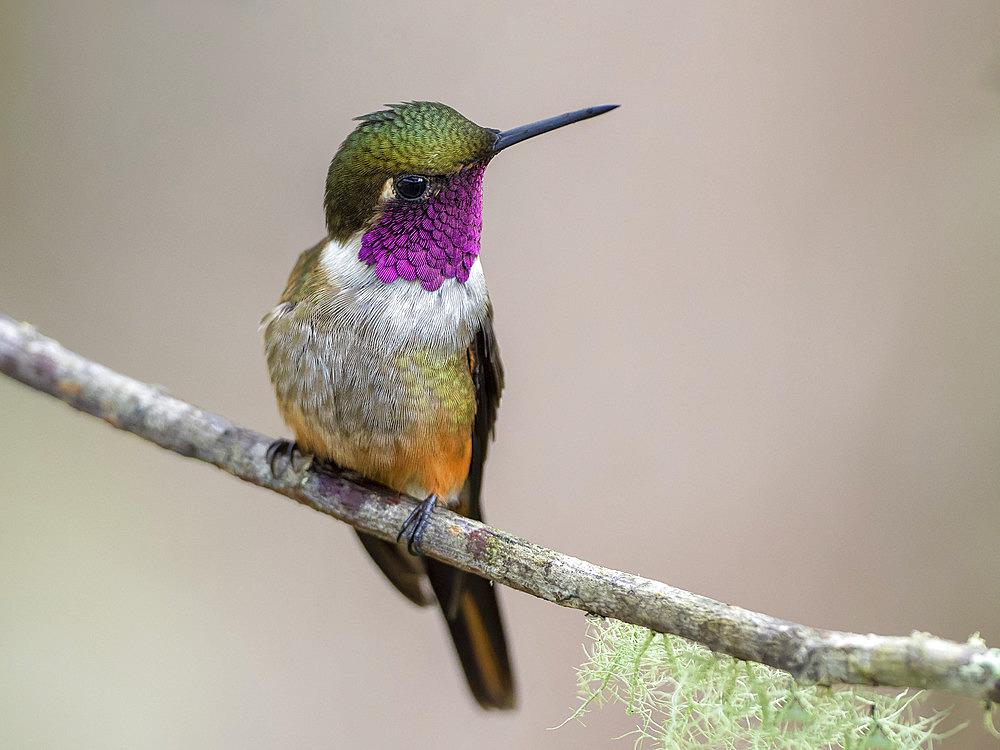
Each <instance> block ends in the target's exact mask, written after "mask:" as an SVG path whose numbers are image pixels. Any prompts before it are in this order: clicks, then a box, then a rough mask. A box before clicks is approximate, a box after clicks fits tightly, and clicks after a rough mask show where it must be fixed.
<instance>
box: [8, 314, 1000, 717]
mask: <svg viewBox="0 0 1000 750" xmlns="http://www.w3.org/2000/svg"><path fill="white" fill-rule="evenodd" d="M0 372H3V373H4V374H6V375H9V376H10V377H12V378H14V379H16V380H19V381H21V382H22V383H24V384H26V385H29V386H31V387H32V388H35V389H37V390H40V391H43V392H45V393H48V394H50V395H52V396H55V397H56V398H58V399H61V400H63V401H65V402H66V403H68V404H69V405H70V406H72V407H74V408H76V409H79V410H80V411H84V412H87V413H88V414H93V415H94V416H96V417H100V418H101V419H103V420H105V421H106V422H108V423H110V424H112V425H114V426H115V427H118V428H119V429H122V430H127V431H129V432H132V433H134V434H136V435H138V436H139V437H142V438H145V439H146V440H149V441H151V442H154V443H156V444H157V445H160V446H162V447H164V448H167V449H169V450H172V451H174V452H176V453H180V454H181V455H183V456H188V457H191V458H197V459H199V460H202V461H206V462H208V463H211V464H214V465H215V466H218V467H219V468H220V469H223V470H225V471H227V472H229V473H230V474H232V475H234V476H236V477H239V478H240V479H243V480H245V481H247V482H252V483H253V484H256V485H260V486H261V487H268V488H270V489H272V490H274V491H276V492H279V493H281V494H283V495H285V496H287V497H290V498H292V499H293V500H296V501H297V502H300V503H303V504H304V505H308V506H309V507H311V508H315V509H316V510H318V511H321V512H322V513H326V514H328V515H331V516H334V517H335V518H338V519H340V520H342V521H344V522H346V523H349V524H351V525H352V526H355V527H357V528H359V529H362V530H364V531H366V532H368V533H370V534H374V535H376V536H379V537H381V538H383V539H394V538H395V536H396V532H397V530H398V529H399V527H400V525H401V524H402V523H403V520H404V519H405V518H406V517H407V515H408V514H409V513H410V511H411V510H412V509H413V507H414V505H413V503H414V501H413V500H412V499H411V498H407V497H400V496H398V495H396V494H394V493H392V492H390V491H388V490H385V489H381V488H379V487H377V486H373V485H370V484H365V483H364V482H362V481H359V478H358V477H356V476H351V475H350V474H349V473H345V474H342V475H331V474H327V473H320V472H314V471H310V470H308V469H305V468H303V469H302V470H297V467H288V466H287V464H286V463H283V464H282V466H285V467H286V470H285V471H284V473H281V474H280V476H278V477H274V476H272V475H271V470H270V468H269V466H268V464H267V461H266V459H265V455H264V454H265V452H266V450H267V448H268V446H269V445H270V443H271V438H269V437H267V436H265V435H261V434H259V433H257V432H253V431H252V430H248V429H246V428H243V427H239V426H237V425H234V424H232V423H231V422H229V421H227V420H225V419H223V418H222V417H219V416H216V415H214V414H210V413H208V412H205V411H202V410H201V409H198V408H197V407H195V406H192V405H191V404H189V403H186V402H184V401H181V400H179V399H176V398H172V397H171V396H168V395H166V394H165V393H163V392H162V391H161V390H160V389H158V388H156V387H154V386H151V385H147V384H144V383H140V382H138V381H136V380H132V379H131V378H128V377H126V376H124V375H121V374H119V373H116V372H114V371H112V370H109V369H108V368H106V367H103V366H102V365H99V364H97V363H95V362H91V361H89V360H87V359H84V358H83V357H80V356H79V355H76V354H74V353H72V352H70V351H67V350H66V349H64V348H63V347H61V346H60V345H59V344H58V343H56V342H55V341H53V340H51V339H48V338H45V337H44V336H41V335H40V334H38V333H37V332H36V331H35V330H34V328H32V327H31V326H30V325H27V324H23V323H22V324H19V323H16V322H14V321H13V320H11V319H10V318H8V317H6V316H4V315H2V314H0ZM4 427H5V428H6V429H8V430H12V429H16V427H17V426H16V425H12V424H10V423H9V422H6V423H5V424H4ZM423 547H424V551H425V552H426V554H428V555H429V556H431V557H434V558H437V559H438V560H442V561H444V562H446V563H449V564H451V565H454V566H456V567H459V568H462V569H464V570H468V571H471V572H473V573H477V574H479V575H481V576H483V577H485V578H490V579H492V580H494V581H497V582H498V583H502V584H504V585H506V586H510V587H511V588H515V589H518V590H520V591H524V592H527V593H529V594H532V595H534V596H537V597H540V598H542V599H547V600H549V601H551V602H555V603H556V604H561V605H562V606H564V607H575V608H576V609H580V610H583V611H586V612H592V613H595V614H598V615H603V616H605V617H613V618H616V619H618V620H623V621H625V622H630V623H634V624H636V625H643V626H645V627H648V628H650V629H652V630H655V631H658V632H661V633H673V634H674V635H679V636H683V637H684V638H688V639H690V640H692V641H697V642H698V643H702V644H704V645H706V646H708V647H709V648H711V649H713V650H715V651H718V652H722V653H726V654H730V655H731V656H734V657H736V658H738V659H745V660H748V661H755V662H760V663H762V664H767V665H770V666H772V667H776V668H777V669H781V670H784V671H786V672H789V673H790V674H791V675H793V676H794V677H795V678H796V679H798V680H800V681H802V682H815V683H820V684H829V685H835V684H853V685H887V686H888V685H891V686H898V687H913V688H927V689H934V690H945V691H948V692H951V693H955V694H958V695H963V696H968V697H970V698H976V699H979V700H983V701H991V702H1000V649H996V648H992V649H988V648H986V647H985V646H984V645H983V644H981V643H977V642H972V643H956V642H953V641H947V640H943V639H941V638H936V637H934V636H932V635H929V634H926V633H913V634H912V635H909V636H905V637H903V636H878V635H871V634H868V635H862V634H858V633H844V632H838V631H834V630H821V629H818V628H811V627H807V626H805V625H798V624H796V623H793V622H788V621H786V620H779V619H777V618H775V617H770V616H768V615H765V614H760V613H758V612H750V611H748V610H745V609H741V608H740V607H736V606H732V605H727V604H723V603H722V602H718V601H715V600H713V599H709V598H708V597H704V596H699V595H698V594H693V593H690V592H687V591H683V590H681V589H677V588H674V587H672V586H668V585H667V584H665V583H660V582H659V581H653V580H650V579H648V578H641V577H639V576H635V575H631V574H629V573H623V572H621V571H617V570H611V569H609V568H602V567H600V566H598V565H594V564H592V563H588V562H585V561H583V560H579V559H577V558H575V557H570V556H569V555H564V554H561V553H559V552H555V551H553V550H550V549H545V548H544V547H539V546H538V545H536V544H532V543H531V542H529V541H527V540H525V539H521V538H519V537H516V536H512V535H511V534H508V533H506V532H504V531H500V530H498V529H494V528H491V527H489V526H485V525H484V524H481V523H478V522H476V521H472V520H470V519H467V518H464V517H462V516H458V515H455V514H454V513H451V512H449V511H446V510H443V509H439V510H437V511H435V513H434V515H433V517H432V520H431V522H430V524H429V525H428V527H427V533H426V535H425V536H424V539H423Z"/></svg>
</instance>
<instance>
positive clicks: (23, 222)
mask: <svg viewBox="0 0 1000 750" xmlns="http://www.w3.org/2000/svg"><path fill="white" fill-rule="evenodd" d="M2 16H3V17H2V18H0V21H2V22H0V35H2V36H0V55H2V59H0V86H2V107H0V122H2V136H0V138H2V140H0V159H2V162H0V163H2V177H0V190H2V195H0V212H2V213H0V225H2V227H3V230H2V238H3V239H2V250H0V253H2V255H0V261H2V264H0V310H3V311H4V312H6V313H8V314H10V315H13V316H15V317H16V318H19V319H23V320H28V321H30V322H31V323H33V324H34V325H36V326H37V327H38V328H39V329H40V330H42V331H43V332H44V333H46V334H48V335H50V336H53V337H55V338H57V339H59V340H60V341H62V342H63V343H64V344H65V345H66V346H68V347H70V348H72V349H74V350H76V351H78V352H81V353H82V354H85V355H87V356H90V357H93V358H94V359H96V360H98V361H101V362H104V363H106V364H108V365H109V366H111V367H114V368H117V369H119V370H121V371H123V372H125V373H128V374H130V375H132V376H135V377H137V378H140V379H143V380H147V381H152V382H156V383H160V384H163V385H164V386H165V387H166V388H168V389H169V390H170V392H171V393H174V394H176V395H178V396H180V397H183V398H186V399H189V400H191V401H194V402H195V403H197V404H199V405H202V406H204V407H206V408H209V409H211V410H213V411H216V412H218V413H221V414H223V415H226V416H227V417H230V418H232V419H234V420H236V421H238V422H240V423H243V424H246V425H249V426H252V427H255V428H257V429H260V430H263V431H266V432H268V433H270V434H274V435H279V434H285V433H284V428H283V426H282V425H281V422H280V420H279V418H278V416H277V412H276V409H275V406H274V403H273V399H272V396H271V391H270V387H269V385H268V382H267V377H266V373H265V368H264V362H263V356H262V352H261V342H260V338H259V335H258V333H257V330H256V326H257V321H258V320H259V319H260V317H261V316H262V315H263V314H264V313H265V312H266V311H267V310H268V309H269V308H270V307H271V305H272V304H273V303H274V302H275V300H276V299H277V297H278V294H279V293H280V291H281V288H282V286H283V284H284V282H285V278H286V275H287V273H288V271H289V269H290V268H291V266H292V263H293V262H294V260H295V257H296V255H297V254H298V252H299V251H300V250H302V249H303V248H305V247H307V246H309V245H310V244H312V243H314V242H316V241H317V240H318V239H319V238H320V237H321V236H322V234H323V223H322V222H323V215H322V209H321V201H322V193H323V182H324V178H325V174H326V167H327V164H328V163H329V159H330V157H331V155H332V154H333V152H334V151H335V149H336V148H337V146H338V144H339V143H340V141H341V140H342V139H343V137H344V136H345V135H346V133H347V132H348V131H349V129H350V128H351V127H352V123H351V119H350V118H351V117H353V116H355V115H357V114H361V113H363V112H368V111H371V110H373V109H377V108H379V107H380V106H381V105H382V104H383V103H386V102H394V101H399V100H406V99H433V100H441V101H444V102H447V103H449V104H451V105H453V106H455V107H456V108H458V109H459V110H460V111H461V112H463V113H465V114H466V115H468V116H469V117H471V118H472V119H474V120H475V121H477V122H479V123H481V124H484V125H489V126H493V127H500V128H507V127H512V126H515V125H520V124H522V123H524V122H527V121H530V120H534V119H538V118H542V117H546V116H549V115H554V114H558V113H561V112H564V111H567V110H571V109H576V108H578V107H583V106H587V105H592V104H603V103H606V102H617V103H621V104H622V107H621V109H620V110H618V111H616V112H614V113H612V114H609V115H606V116H604V117H602V118H600V119H598V120H594V121H592V122H587V123H584V124H581V125H575V126H573V127H572V128H569V129H566V130H564V131H561V132H559V133H553V134H550V135H548V136H545V137H544V138H540V139H538V140H535V141H532V142H530V143H525V144H522V145H520V146H518V147H517V148H516V149H511V151H509V152H506V153H504V155H503V156H502V157H501V158H499V159H497V160H496V162H495V163H494V164H493V165H492V166H491V167H490V169H489V172H488V174H487V178H486V201H485V217H484V224H485V228H484V232H483V246H484V247H483V256H484V262H485V265H486V268H487V272H488V278H489V281H490V289H491V291H492V296H493V301H494V304H495V307H496V319H497V331H498V335H499V338H500V342H501V346H502V351H503V355H504V360H505V363H506V365H507V373H508V377H507V389H506V391H505V393H504V400H503V404H502V407H501V410H500V419H499V423H498V426H497V427H498V429H497V435H498V439H497V442H496V443H495V445H494V447H493V449H492V453H491V456H490V461H489V464H488V467H487V477H486V495H485V502H486V508H487V512H488V518H489V520H490V521H491V522H493V523H495V524H496V525H498V526H500V527H502V528H504V529H507V530H510V531H511V532H513V533H515V534H518V535H521V536H524V537H527V538H530V539H532V540H534V541H536V542H539V543H541V544H545V545H548V546H551V547H555V548H556V549H559V550H562V551H565V552H568V553H571V554H574V555H577V556H579V557H582V558H585V559H587V560H591V561H594V562H598V563H601V564H604V565H608V566H613V567H618V568H622V569H625V570H629V571H634V572H638V573H642V574H644V575H648V576H652V577H655V578H658V579H661V580H664V581H667V582H669V583H671V584H674V585H677V586H682V587H685V588H688V589H692V590H695V591H698V592H700V593H703V594H707V595H709V596H713V597H716V598H718V599H721V600H724V601H727V602H731V603H734V604H739V605H741V606H744V607H748V608H752V609H759V610H763V611H765V612H768V613H771V614H774V615H779V616H782V617H787V618H791V619H795V620H799V621H802V622H806V623H810V624H814V625H818V626H825V627H833V628H845V629H851V630H860V631H864V632H868V631H873V632H879V633H894V634H905V633H908V632H910V631H911V630H914V629H920V630H927V631H931V632H934V633H936V634H938V635H941V636H947V637H950V638H957V639H964V638H966V637H968V636H969V634H970V633H972V632H973V631H976V630H981V631H982V633H983V636H984V637H985V638H986V639H987V640H988V641H989V642H990V643H991V644H992V645H995V646H998V645H1000V596H998V585H997V575H998V571H1000V543H998V540H1000V531H998V530H1000V342H998V333H1000V257H998V253H1000V6H998V4H997V3H996V2H995V0H982V1H980V2H963V3H943V2H893V3H868V2H849V3H826V4H822V5H818V4H802V3H794V2H787V3H778V2H767V3H754V4H739V5H737V4H730V3H694V2H691V3H683V4H681V3H673V4H666V3H658V2H652V3H646V4H612V3H607V4H591V5H588V4H581V3H568V2H566V3H546V4H536V3H528V2H524V3H515V4H513V5H505V6H503V7H500V6H497V7H490V6H488V5H487V4H482V5H477V6H474V7H473V6H470V5H467V4H464V3H449V2H420V3H405V4H402V3H401V4H398V5H395V4H394V5H380V4H372V3H367V4H363V5H362V4H359V5H358V6H356V7H355V6H352V7H348V6H345V5H344V4H342V3H336V2H329V1H328V0H323V1H317V2H304V3H289V4H282V3H264V2H199V3H191V2H179V3H167V2H161V3H133V2H118V3H110V2H88V3H78V2H63V3H41V2H20V3H16V2H15V3H6V4H5V8H4V10H3V11H2ZM0 414H2V429H0V496H2V497H0V499H2V511H0V512H2V518H3V520H2V523H0V744H2V745H4V746H5V747H33V748H35V747H37V748H133V747H141V748H177V747H193V748H202V747H204V748H235V747H240V748H277V747H289V748H325V747H366V748H373V747H399V746H406V747H409V748H414V749H415V750H417V749H420V748H450V747H461V746H473V745H474V746H476V747H479V748H510V747H551V748H579V747H605V746H607V745H608V744H609V743H610V738H611V737H613V736H616V735H618V734H621V733H622V732H624V731H627V729H628V728H629V727H630V726H631V723H630V722H629V720H628V719H627V718H623V717H622V716H621V711H620V709H618V708H614V709H606V710H604V711H602V712H597V713H595V714H593V715H592V716H591V717H590V719H589V720H588V726H587V727H586V728H583V727H581V726H579V725H569V726H567V727H565V728H563V729H561V730H559V731H556V732H550V731H548V730H547V727H552V726H554V725H556V724H558V723H559V722H560V721H562V720H563V718H565V717H566V716H567V715H568V713H569V712H570V711H571V710H572V707H573V706H575V705H576V698H575V687H574V667H575V666H576V665H577V663H578V662H579V660H580V656H581V641H582V639H583V633H584V627H585V622H584V617H583V615H582V614H581V613H579V612H576V611H572V610H567V609H560V608H558V607H555V606H553V605H551V604H547V603H544V602H541V601H538V600H535V599H532V598H530V597H528V596H525V595H522V594H519V593H515V592H512V591H509V590H505V591H503V592H502V594H501V595H502V598H503V605H504V608H505V610H506V614H507V621H508V628H509V633H510V636H511V640H512V644H513V655H514V659H515V662H516V666H517V672H518V677H519V684H520V691H521V698H520V702H521V707H520V710H519V711H518V712H517V713H515V714H510V715H497V714H483V713H481V712H480V711H479V710H478V709H477V708H476V707H475V706H474V704H473V703H472V701H471V700H470V699H469V697H468V695H467V694H466V689H465V685H464V684H463V681H462V679H461V677H460V675H459V672H458V667H457V665H456V662H455V660H454V658H453V655H452V653H451V649H450V646H449V645H448V643H447V640H446V636H445V632H444V628H443V625H442V622H441V620H440V619H439V618H438V617H437V616H436V614H434V613H433V612H431V611H419V610H417V609H415V608H413V607H412V606H411V605H409V604H408V603H407V602H406V601H404V600H403V599H402V598H401V597H399V596H397V595H395V593H394V592H393V591H392V590H391V589H390V588H389V587H388V585H387V584H386V583H385V582H384V581H383V580H382V579H381V578H380V576H379V575H378V573H377V572H376V571H375V569H374V568H373V567H372V566H371V565H370V564H369V562H368V560H367V559H366V558H365V556H364V555H363V553H362V551H361V549H360V547H359V545H358V544H357V543H356V541H355V540H354V539H353V536H352V535H351V534H350V533H349V531H348V530H347V529H346V528H345V527H343V526H341V525H340V524H338V523H336V522H335V521H333V520H331V519H329V518H325V517H323V516H321V515H319V514H317V513H314V512H312V511H309V510H306V509H304V508H301V507H299V506H296V505H295V504H293V503H291V502H289V501H287V500H284V499H282V498H280V497H277V496H275V495H272V494H270V493H267V492H264V491H262V490H259V489H255V488H253V487H250V486H248V485H244V484H242V483H240V482H238V481H236V480H234V479H232V478H230V477H228V476H226V475H224V474H222V473H221V472H219V471H216V470H215V469H212V468H210V467H208V466H206V465H204V464H200V463H196V462H194V461H188V460H184V459H181V458H179V457H177V456H175V455H172V454H169V453H166V452H164V451H161V450H159V449H156V448H154V447H152V446H150V445H149V444H146V443H144V442H142V441H140V440H138V439H136V438H133V437H130V436H128V435H126V434H124V433H120V432H116V431H115V430H113V429H111V428H110V427H108V426H106V425H104V424H101V423H100V422H98V421H96V420H94V419H92V418H90V417H84V416H82V415H78V414H75V413H73V412H72V411H70V410H69V409H68V408H67V407H65V406H63V405H61V404H58V403H56V402H54V401H53V400H51V399H49V398H47V397H44V396H41V395H37V394H34V393H32V392H30V391H28V390H27V389H25V388H23V387H21V386H19V385H17V384H14V383H12V382H9V381H7V380H0ZM954 703H958V705H959V709H958V712H957V714H958V715H959V716H961V717H964V718H971V719H972V721H973V723H974V725H978V721H979V718H978V716H979V715H978V712H977V706H976V705H975V704H973V703H972V702H971V701H958V700H957V699H953V698H950V697H944V698H942V699H941V700H939V701H937V703H936V704H935V705H939V706H943V705H949V704H954ZM991 742H992V741H991V740H989V739H988V738H987V736H986V735H985V734H984V733H983V732H982V730H981V729H980V728H979V726H973V727H972V728H970V729H968V730H966V731H965V732H964V733H963V735H962V738H961V740H959V741H956V742H953V743H951V745H950V747H968V748H974V747H990V746H991ZM617 746H618V747H623V748H625V747H631V742H630V741H629V740H624V741H622V742H621V743H619V744H618V745H617Z"/></svg>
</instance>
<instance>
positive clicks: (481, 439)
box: [424, 310, 515, 709]
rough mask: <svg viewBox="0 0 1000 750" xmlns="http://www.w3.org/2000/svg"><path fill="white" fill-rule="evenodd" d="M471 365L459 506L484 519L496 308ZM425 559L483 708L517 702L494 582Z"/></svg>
mask: <svg viewBox="0 0 1000 750" xmlns="http://www.w3.org/2000/svg"><path fill="white" fill-rule="evenodd" d="M469 367H470V369H471V372H472V381H473V383H474V384H475V387H476V420H475V424H474V425H473V434H472V463H471V465H470V466H469V477H468V479H467V480H466V482H465V487H464V488H463V489H462V497H461V500H462V508H461V510H462V512H463V513H464V514H465V515H467V516H469V517H470V518H475V519H477V520H482V517H483V513H482V506H481V504H480V493H481V491H482V486H483V462H484V461H485V460H486V446H487V444H488V443H489V440H490V438H491V437H492V435H493V423H494V422H495V421H496V416H497V407H498V406H499V405H500V391H501V390H502V389H503V365H501V364H500V352H499V350H498V349H497V344H496V339H495V338H494V336H493V315H492V310H491V311H490V312H489V314H488V315H487V318H486V320H485V322H484V323H483V327H482V328H481V329H480V330H479V332H478V333H477V334H476V337H475V339H474V340H473V342H472V345H471V346H470V347H469ZM424 565H426V567H427V575H428V577H429V578H430V581H431V586H432V587H433V589H434V593H435V595H436V596H437V598H438V601H439V602H440V604H441V609H442V611H443V612H444V616H445V620H446V621H447V622H448V630H449V631H450V632H451V637H452V640H453V641H454V642H455V650H456V651H458V656H459V659H460V660H461V662H462V668H463V669H464V670H465V677H466V679H467V680H468V682H469V687H470V688H471V689H472V693H473V695H475V697H476V700H477V701H479V704H480V705H481V706H483V708H500V709H510V708H513V707H514V703H515V696H514V677H513V674H512V671H511V667H510V658H509V656H508V654H507V639H506V637H505V636H504V630H503V621H502V620H501V618H500V609H499V607H498V606H497V596H496V591H495V590H494V588H493V583H492V582H491V581H487V580H486V579H485V578H480V577H479V576H475V575H472V574H471V573H465V572H463V571H460V570H456V569H455V568H452V567H450V566H448V565H445V564H444V563H440V562H438V561H437V560H433V559H431V558H427V559H425V560H424Z"/></svg>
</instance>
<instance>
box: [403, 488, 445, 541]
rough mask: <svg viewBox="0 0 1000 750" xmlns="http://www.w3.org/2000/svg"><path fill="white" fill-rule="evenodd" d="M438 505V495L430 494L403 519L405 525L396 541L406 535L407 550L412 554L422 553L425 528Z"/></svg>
mask: <svg viewBox="0 0 1000 750" xmlns="http://www.w3.org/2000/svg"><path fill="white" fill-rule="evenodd" d="M435 505H437V495H428V497H427V499H426V500H424V501H423V502H422V503H420V505H418V506H417V507H416V508H414V509H413V512H412V513H411V514H410V515H409V516H407V518H406V520H405V521H403V525H402V526H401V527H400V529H399V533H398V534H396V542H397V543H398V542H400V541H402V539H403V537H406V551H407V552H409V553H410V554H411V555H419V554H421V550H420V543H421V541H422V540H423V538H424V529H426V528H427V522H428V521H430V520H431V513H432V512H433V511H434V506H435Z"/></svg>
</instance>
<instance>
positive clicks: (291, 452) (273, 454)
mask: <svg viewBox="0 0 1000 750" xmlns="http://www.w3.org/2000/svg"><path fill="white" fill-rule="evenodd" d="M297 450H298V447H297V446H296V444H295V441H294V440H287V439H286V438H278V439H277V440H275V441H274V442H273V443H271V444H270V445H269V446H267V452H266V453H265V454H264V458H265V459H267V465H268V466H269V467H270V469H271V476H272V477H277V476H278V470H277V469H276V468H275V464H276V463H277V462H278V459H279V458H284V459H285V460H286V461H287V462H288V465H289V466H294V465H295V452H296V451H297Z"/></svg>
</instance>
